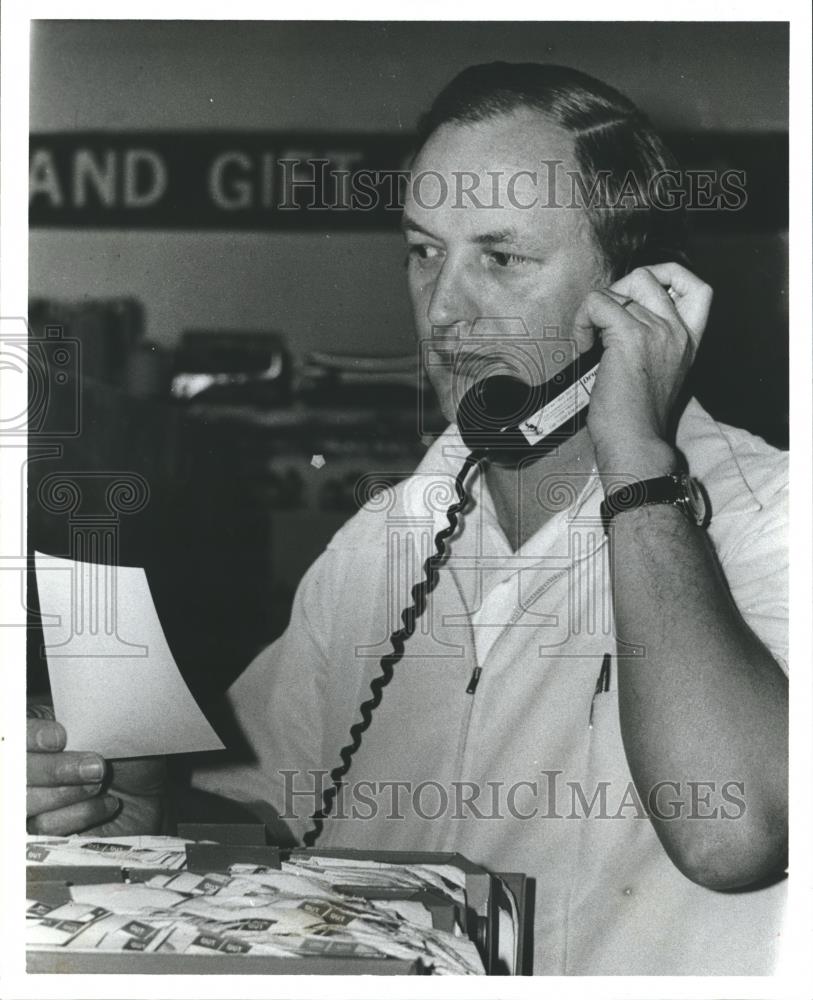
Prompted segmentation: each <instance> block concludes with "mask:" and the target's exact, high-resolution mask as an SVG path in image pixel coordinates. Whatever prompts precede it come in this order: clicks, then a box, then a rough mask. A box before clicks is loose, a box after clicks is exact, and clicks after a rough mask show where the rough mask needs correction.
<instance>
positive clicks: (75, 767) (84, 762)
mask: <svg viewBox="0 0 813 1000" xmlns="http://www.w3.org/2000/svg"><path fill="white" fill-rule="evenodd" d="M27 763H28V781H27V784H29V785H34V786H36V787H40V788H48V787H54V786H56V785H86V784H89V783H95V782H98V781H102V780H103V779H104V776H105V772H106V770H107V768H106V762H105V759H104V757H100V756H99V755H98V754H97V753H81V752H79V751H68V752H66V753H29V754H28V761H27Z"/></svg>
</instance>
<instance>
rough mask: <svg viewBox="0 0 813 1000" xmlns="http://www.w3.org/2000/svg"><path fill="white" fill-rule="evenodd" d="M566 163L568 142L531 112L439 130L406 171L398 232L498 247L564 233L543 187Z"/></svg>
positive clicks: (570, 221)
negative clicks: (449, 234) (460, 238)
mask: <svg viewBox="0 0 813 1000" xmlns="http://www.w3.org/2000/svg"><path fill="white" fill-rule="evenodd" d="M574 163H575V158H574V154H573V140H572V137H571V136H570V135H569V134H568V133H567V132H565V131H564V130H563V129H561V128H560V127H559V126H557V125H555V124H553V123H551V122H549V121H548V120H547V119H546V118H545V117H544V116H543V115H542V114H540V113H539V112H529V111H526V110H523V111H522V112H517V113H513V114H511V115H499V116H495V117H493V118H488V119H485V120H484V121H481V122H474V123H471V124H465V125H457V124H454V125H452V124H450V125H444V126H441V128H439V129H438V130H437V131H436V132H435V133H434V134H433V135H432V136H431V137H430V139H429V140H428V141H427V142H426V144H425V145H424V146H423V148H422V149H421V151H420V153H419V154H418V156H417V157H416V159H415V161H414V163H413V165H412V172H411V177H410V184H409V185H408V188H407V192H406V200H405V212H404V219H403V223H402V227H403V228H405V229H410V228H413V229H416V230H418V231H424V232H427V233H428V234H430V235H437V236H439V237H443V236H444V235H445V234H446V233H447V232H454V233H455V234H456V235H462V236H465V237H466V238H467V239H469V240H473V241H475V242H480V243H501V244H506V245H509V244H512V243H519V242H520V241H522V242H525V243H527V242H528V241H529V240H531V241H536V240H538V239H539V238H542V237H546V238H547V239H549V238H551V237H553V236H554V234H555V233H556V232H558V231H561V232H563V233H564V232H569V231H570V230H571V229H572V228H573V226H574V225H578V220H576V219H574V218H572V216H573V215H574V213H573V212H572V211H568V210H567V209H566V207H565V205H564V204H563V205H562V206H561V207H555V206H556V204H557V202H556V197H555V194H554V195H553V196H552V197H551V190H550V184H551V183H553V184H554V185H557V186H558V185H559V184H561V183H562V180H563V178H565V176H566V175H565V174H564V173H563V171H568V170H572V169H573V164H574ZM565 204H567V200H566V201H565Z"/></svg>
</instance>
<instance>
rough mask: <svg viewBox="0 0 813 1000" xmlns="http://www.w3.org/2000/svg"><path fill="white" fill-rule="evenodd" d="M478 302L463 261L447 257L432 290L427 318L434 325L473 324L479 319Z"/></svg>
mask: <svg viewBox="0 0 813 1000" xmlns="http://www.w3.org/2000/svg"><path fill="white" fill-rule="evenodd" d="M476 314H477V303H476V300H475V296H474V294H473V292H472V289H471V288H470V286H469V282H468V280H467V275H466V270H465V267H464V266H463V264H462V263H461V262H456V261H453V260H452V259H451V258H449V257H447V258H446V260H445V261H444V262H443V266H442V267H441V269H440V273H439V274H438V276H437V279H436V281H435V287H434V288H433V290H432V297H431V299H430V300H429V308H428V310H427V319H428V320H429V322H430V323H431V324H432V326H433V327H447V326H454V325H455V324H457V323H466V324H468V325H471V324H472V323H473V322H474V321H475V320H476V319H477V315H476Z"/></svg>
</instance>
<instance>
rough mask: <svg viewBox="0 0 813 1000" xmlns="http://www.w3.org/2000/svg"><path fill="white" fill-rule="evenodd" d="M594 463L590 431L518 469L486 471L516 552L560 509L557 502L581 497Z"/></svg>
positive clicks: (584, 430) (500, 518)
mask: <svg viewBox="0 0 813 1000" xmlns="http://www.w3.org/2000/svg"><path fill="white" fill-rule="evenodd" d="M594 460H595V453H594V450H593V442H592V441H591V439H590V435H589V433H588V431H587V428H582V430H580V431H579V432H578V433H576V434H574V435H573V437H571V438H569V439H568V440H567V441H565V442H563V443H562V444H561V445H559V446H558V447H557V448H555V449H554V450H553V451H551V452H549V453H548V454H547V455H544V456H543V457H542V458H539V459H537V460H536V461H534V462H531V463H528V464H524V465H522V466H520V468H518V469H517V468H503V467H501V466H499V465H493V464H489V465H488V466H487V467H486V470H485V477H486V483H487V484H488V489H489V492H490V493H491V497H492V499H493V501H494V508H495V510H496V513H497V520H498V521H499V523H500V527H501V528H502V529H503V531H504V532H505V536H506V538H507V539H508V541H509V544H510V545H511V548H512V549H513V550H514V552H516V551H517V550H518V549H519V548H520V547H521V546H522V545H524V544H525V542H527V541H528V539H529V538H531V537H533V535H535V534H536V532H537V531H539V529H540V528H541V527H542V526H543V525H544V524H545V523H546V522H547V521H548V520H549V519H550V518H551V517H552V516H553V515H554V514H555V513H556V512H557V510H559V509H560V506H558V505H557V504H556V502H555V501H556V500H561V499H562V497H563V496H564V497H569V496H570V495H572V496H573V498H574V499H575V498H576V497H577V496H578V495H579V493H580V492H581V490H582V487H583V486H584V484H585V482H586V481H587V477H588V476H589V475H590V472H591V470H592V468H593V463H594ZM562 490H564V491H566V492H564V493H563V492H562Z"/></svg>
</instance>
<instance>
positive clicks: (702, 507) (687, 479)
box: [683, 476, 711, 528]
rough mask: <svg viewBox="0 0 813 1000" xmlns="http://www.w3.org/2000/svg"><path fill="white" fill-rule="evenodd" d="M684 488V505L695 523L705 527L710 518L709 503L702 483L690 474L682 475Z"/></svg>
mask: <svg viewBox="0 0 813 1000" xmlns="http://www.w3.org/2000/svg"><path fill="white" fill-rule="evenodd" d="M683 486H684V488H685V490H686V506H687V508H688V510H689V513H690V514H691V516H692V518H693V520H694V522H695V524H698V525H700V527H701V528H705V527H706V525H707V524H708V523H709V521H710V520H711V504H710V503H709V499H708V496H707V495H706V491H705V489H704V488H703V485H702V484H701V483H700V482H699V481H698V480H697V479H694V478H693V477H692V476H683Z"/></svg>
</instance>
